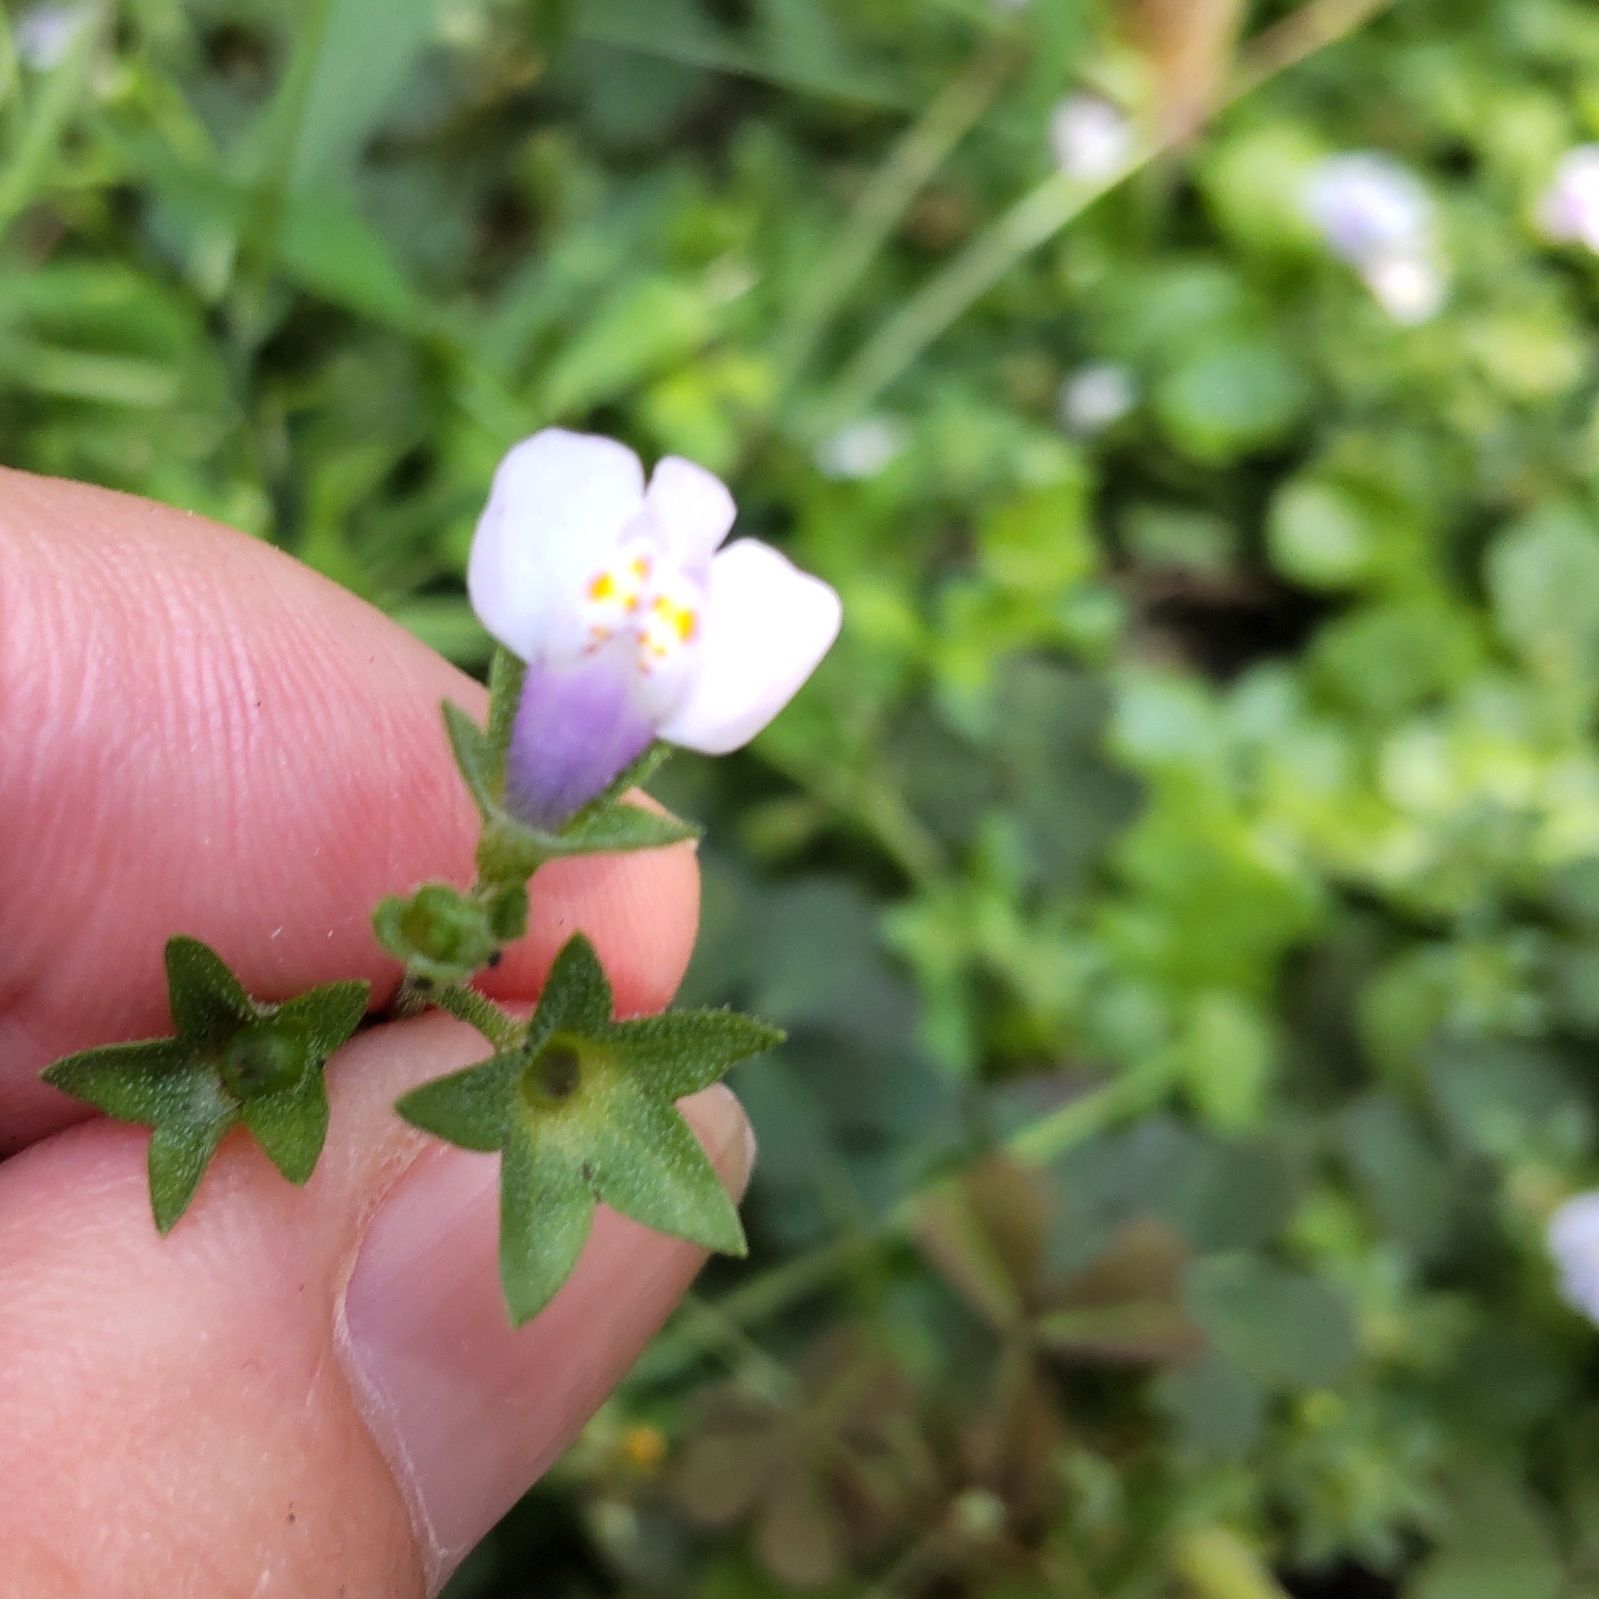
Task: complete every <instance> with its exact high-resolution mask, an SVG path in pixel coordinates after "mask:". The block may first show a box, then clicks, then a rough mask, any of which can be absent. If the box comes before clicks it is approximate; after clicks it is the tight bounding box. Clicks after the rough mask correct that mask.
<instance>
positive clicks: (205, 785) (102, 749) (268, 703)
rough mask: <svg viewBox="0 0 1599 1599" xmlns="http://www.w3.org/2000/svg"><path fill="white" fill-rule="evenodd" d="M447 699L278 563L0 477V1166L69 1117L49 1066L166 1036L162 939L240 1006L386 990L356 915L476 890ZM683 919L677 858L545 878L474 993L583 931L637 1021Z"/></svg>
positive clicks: (452, 680)
mask: <svg viewBox="0 0 1599 1599" xmlns="http://www.w3.org/2000/svg"><path fill="white" fill-rule="evenodd" d="M444 699H453V700H455V701H457V702H458V703H459V704H461V705H462V706H464V707H465V708H466V709H468V710H469V711H471V712H472V713H473V714H475V715H476V714H479V713H481V710H482V702H483V691H482V689H481V688H480V687H479V686H478V685H477V684H475V683H473V682H472V681H471V680H470V679H469V678H467V677H465V676H464V675H463V674H461V673H460V672H458V671H456V670H455V669H454V668H453V667H451V666H450V665H449V664H448V663H446V662H445V661H443V660H442V659H440V658H439V657H438V656H437V655H435V654H434V653H433V652H432V651H431V650H429V649H427V648H426V647H425V646H423V645H422V644H420V643H419V642H418V641H417V640H415V639H414V638H412V637H411V636H410V635H409V634H408V633H406V632H405V631H404V630H403V629H401V628H399V627H398V626H396V625H395V624H394V623H393V622H391V621H389V620H388V619H387V618H386V617H384V616H383V615H382V614H381V613H380V612H378V611H377V610H375V609H373V608H372V607H371V606H369V605H367V604H366V603H365V602H363V601H361V600H359V599H357V598H356V597H355V596H354V595H352V594H350V593H348V592H346V591H345V590H343V589H341V588H339V587H337V586H336V585H335V584H333V583H330V582H328V581H327V580H326V579H324V578H322V577H320V576H318V575H317V574H316V573H314V572H312V571H310V570H309V569H308V568H306V567H304V566H302V565H300V564H299V563H298V562H296V561H294V560H292V559H290V558H289V557H288V556H286V555H284V554H283V553H282V552H281V551H279V550H276V549H273V548H272V547H271V546H269V545H266V544H264V543H261V542H260V541H258V540H255V539H252V538H249V537H247V536H246V535H244V534H240V533H236V532H233V531H231V530H230V529H227V528H223V527H220V526H218V525H217V524H215V523H212V522H208V521H206V520H204V519H203V518H200V517H196V516H191V515H188V514H185V513H183V512H178V511H174V510H171V509H169V508H167V507H164V506H160V505H154V504H151V503H149V502H147V501H144V500H138V499H134V498H131V497H129V496H126V495H120V494H113V493H110V492H108V491H105V490H101V489H95V488H90V487H88V486H85V485H82V484H73V483H64V482H59V481H55V480H50V479H44V478H37V477H33V476H30V475H28V474H24V473H19V472H12V471H7V470H4V469H0V1150H4V1149H5V1148H6V1147H15V1146H16V1145H18V1144H21V1143H24V1142H27V1141H29V1140H31V1139H33V1138H37V1137H39V1136H42V1135H43V1134H45V1133H47V1132H49V1131H51V1130H53V1129H54V1128H56V1127H58V1126H61V1125H63V1124H65V1123H66V1122H69V1121H71V1120H74V1119H76V1118H77V1117H78V1116H80V1115H81V1114H82V1113H83V1112H82V1107H79V1106H77V1105H76V1104H75V1103H74V1102H72V1101H69V1100H67V1099H66V1098H64V1097H63V1096H62V1095H60V1094H58V1093H56V1092H55V1091H54V1090H52V1089H49V1088H46V1087H45V1086H44V1085H43V1084H41V1083H39V1082H38V1081H37V1074H38V1072H39V1071H40V1070H41V1069H42V1068H43V1067H44V1066H46V1065H47V1064H49V1062H50V1061H51V1060H53V1059H55V1058H56V1057H58V1056H60V1055H63V1054H66V1053H69V1052H71V1051H73V1050H77V1049H82V1048H86V1047H89V1046H92V1045H94V1044H98V1043H104V1042H107V1041H110V1040H115V1039H122V1038H137V1037H148V1036H151V1035H154V1034H159V1033H162V1032H164V1031H165V1030H166V1028H167V1012H166V990H165V982H164V978H163V973H162V962H161V951H162V946H163V945H164V943H165V942H166V940H167V938H168V937H169V936H171V935H172V934H174V933H177V932H184V933H188V934H191V935H192V936H194V937H196V938H200V939H204V940H205V941H206V942H207V943H209V944H211V945H213V946H214V947H215V948H216V949H217V951H218V952H219V953H220V954H221V955H222V956H223V958H224V959H226V960H227V961H228V962H229V964H230V965H232V966H233V967H234V969H235V970H236V971H237V972H238V973H239V976H240V978H241V979H242V980H243V982H244V984H245V986H246V987H247V988H248V989H250V990H251V992H253V993H255V994H256V995H257V996H258V997H260V998H263V999H274V998H282V997H286V996H288V995H291V994H294V993H297V992H300V991H302V990H304V989H306V988H308V987H311V986H313V985H315V984H316V983H319V982H325V981H328V980H330V979H334V978H341V977H366V978H369V979H371V980H372V981H373V982H374V983H375V984H376V985H378V989H379V991H380V992H381V991H382V990H383V989H384V988H385V987H387V986H391V985H392V984H393V982H394V981H395V980H396V979H397V976H398V972H397V969H396V967H395V965H394V963H393V962H392V961H391V960H389V959H388V958H387V957H386V956H385V955H383V953H382V952H381V951H380V950H379V949H378V947H377V945H376V944H375V942H374V941H373V938H372V934H371V930H370V915H371V911H372V907H373V906H374V905H375V904H376V902H377V901H378V900H379V899H381V898H382V897H383V896H384V895H386V894H392V893H396V892H401V891H404V890H406V889H409V888H411V887H413V886H414V885H415V884H417V883H419V882H422V881H425V880H429V879H435V878H441V879H447V880H451V881H457V882H463V883H464V882H466V881H468V880H469V879H470V877H471V873H472V854H473V848H474V845H475V842H476V833H477V819H476V815H475V813H474V811H473V808H472V805H471V802H470V801H469V799H468V798H467V796H466V794H465V791H464V789H463V787H462V785H461V782H460V779H459V778H458V776H457V775H456V772H455V769H454V766H453V763H452V761H451V757H450V754H449V750H448V747H447V745H446V742H445V739H444V736H443V732H442V726H441V722H440V717H439V704H440V701H441V700H444ZM697 909H698V877H697V869H696V865H695V861H694V856H693V850H692V847H691V846H677V847H675V848H673V849H669V850H658V851H651V852H649V853H648V854H644V855H637V856H625V857H606V858H598V859H592V860H579V861H572V862H562V863H557V864H556V865H553V866H551V867H548V868H546V869H545V871H543V872H541V873H540V875H539V878H538V881H537V883H536V885H535V893H534V913H533V924H532V927H531V929H530V931H529V935H528V937H527V939H525V940H524V941H523V942H522V943H521V944H520V945H518V946H517V947H516V948H515V949H514V950H512V951H509V952H508V954H507V959H506V961H505V963H504V965H503V966H502V967H501V969H500V970H499V971H498V972H496V974H495V986H496V988H497V989H498V990H499V991H500V992H502V993H506V994H512V995H523V994H530V993H531V992H532V990H533V988H534V987H535V986H536V983H537V980H538V977H539V975H540V974H541V973H542V971H543V969H544V967H545V966H546V965H547V964H548V961H549V959H550V957H551V956H552V954H553V952H554V949H555V948H556V947H557V946H558V945H559V944H560V943H561V942H562V941H564V939H565V938H566V936H568V934H569V933H570V932H571V931H572V930H573V929H575V928H577V927H579V926H581V927H582V928H583V929H584V930H585V931H586V932H588V933H589V935H590V936H591V937H592V938H593V939H594V940H595V942H596V944H597V945H598V947H599V949H600V952H601V955H602V958H603V959H604V961H605V963H606V966H607V969H608V971H609V972H610V975H611V978H612V981H613V983H614V985H615V987H616V990H617V999H618V1004H619V1005H620V1006H622V1007H623V1008H625V1009H628V1010H642V1009H648V1008H652V1007H654V1006H658V1005H660V1004H662V1003H664V1002H665V1001H666V1000H667V999H668V998H669V997H670V995H671V993H672V991H673V989H674V988H675V987H676V985H677V982H678V981H679V979H680V978H681V976H682V971H683V968H684V966H685V964H686V963H687V959H688V955H689V951H690V948H691V946H692V942H693V934H694V923H695V918H696V915H697Z"/></svg>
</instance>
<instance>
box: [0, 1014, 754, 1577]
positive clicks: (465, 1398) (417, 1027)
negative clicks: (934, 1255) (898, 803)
mask: <svg viewBox="0 0 1599 1599" xmlns="http://www.w3.org/2000/svg"><path fill="white" fill-rule="evenodd" d="M481 1053H482V1044H481V1041H479V1040H477V1039H476V1036H475V1035H474V1034H472V1033H470V1032H468V1031H467V1030H466V1029H465V1028H462V1027H460V1026H459V1025H458V1024H456V1023H454V1022H451V1021H449V1020H447V1019H445V1018H442V1017H438V1016H434V1017H428V1018H424V1019H421V1020H418V1021H413V1022H402V1023H394V1024H391V1025H388V1026H384V1027H379V1028H375V1029H373V1030H372V1031H370V1032H368V1033H366V1034H363V1035H362V1036H361V1037H359V1038H358V1039H357V1040H355V1042H353V1043H352V1044H351V1045H350V1046H349V1047H348V1048H347V1049H346V1050H345V1051H344V1052H343V1053H342V1054H341V1055H340V1057H339V1059H338V1061H337V1062H336V1063H335V1069H334V1072H333V1074H332V1076H331V1079H330V1083H329V1088H330V1094H331V1098H332V1103H333V1117H332V1126H331V1129H330V1133H329V1139H328V1145H327V1149H326V1152H325V1154H324V1156H323V1159H322V1164H321V1166H320V1167H319V1168H318V1171H317V1174H316V1176H315V1178H313V1180H312V1181H311V1183H310V1184H309V1185H308V1186H307V1187H306V1188H305V1189H303V1190H302V1189H295V1188H291V1187H290V1186H289V1185H288V1184H286V1183H284V1182H283V1181H282V1179H281V1178H279V1177H278V1176H277V1174H276V1173H275V1172H273V1171H272V1170H271V1168H270V1167H269V1166H268V1165H267V1163H266V1161H265V1160H264V1158H262V1157H261V1156H260V1154H259V1153H258V1151H256V1150H255V1149H254V1147H253V1146H251V1145H250V1144H249V1143H248V1142H246V1141H245V1140H242V1139H238V1140H233V1141H230V1142H229V1143H228V1145H227V1146H226V1147H225V1148H224V1149H223V1151H222V1153H221V1155H220V1156H219V1157H218V1159H217V1161H216V1163H215V1165H214V1166H213V1168H212V1170H211V1171H210V1172H209V1173H208V1174H207V1177H206V1180H205V1182H204V1184H203V1186H202V1188H201V1190H200V1193H199V1196H198V1198H197V1200H196V1202H195V1205H194V1207H193V1209H192V1210H191V1212H190V1213H189V1215H188V1216H186V1217H185V1219H184V1220H183V1222H182V1223H181V1224H180V1225H179V1226H178V1228H177V1229H176V1230H175V1231H174V1232H173V1233H172V1235H171V1236H170V1237H168V1238H166V1239H162V1238H160V1237H158V1236H157V1234H156V1231H155V1228H154V1226H153V1225H152V1223H151V1220H150V1213H149V1203H148V1199H147V1197H146V1191H145V1176H144V1154H145V1143H146V1135H145V1134H144V1133H143V1132H142V1131H141V1130H139V1129H137V1128H132V1127H125V1126H118V1125H115V1124H112V1123H107V1122H99V1121H97V1122H91V1123H86V1124H84V1125H82V1126H79V1127H76V1128H73V1129H71V1130H69V1131H67V1132H63V1133H59V1134H57V1135H56V1136H54V1137H52V1138H49V1139H46V1140H44V1141H43V1142H41V1143H39V1144H36V1145H34V1146H33V1147H32V1148H30V1149H29V1150H27V1151H25V1152H24V1153H23V1154H21V1155H19V1156H17V1157H16V1158H14V1159H13V1160H11V1161H8V1162H7V1163H6V1164H5V1165H4V1166H0V1260H3V1261H4V1262H5V1293H4V1295H3V1296H0V1416H4V1417H5V1418H6V1420H5V1425H4V1427H3V1428H0V1481H3V1482H5V1484H6V1485H7V1486H6V1494H5V1496H4V1498H3V1500H0V1547H4V1548H5V1550H6V1564H7V1568H8V1581H10V1582H12V1583H14V1584H15V1585H16V1586H15V1589H14V1591H15V1592H18V1593H27V1594H30V1595H34V1596H37V1599H49V1596H54V1595H68V1594H78V1593H96V1592H106V1593H111V1592H115V1593H117V1594H121V1595H126V1596H127V1599H146V1596H148V1599H156V1596H158V1595H159V1596H161V1599H183V1596H188V1595H193V1596H195V1599H200V1596H201V1595H205V1596H207V1599H209V1596H213V1595H216V1594H219V1593H230V1594H231V1593H240V1594H244V1593H248V1594H251V1595H254V1596H258V1599H274V1596H278V1595H282V1596H285V1599H288V1596H291V1595H292V1596H294V1599H324V1596H325V1599H334V1596H335V1595H343V1596H345V1599H409V1596H415V1595H424V1594H433V1593H436V1592H437V1591H438V1589H439V1588H440V1587H441V1586H442V1584H443V1583H444V1581H445V1579H446V1578H447V1577H448V1576H449V1574H450V1572H451V1571H452V1570H453V1569H454V1567H455V1565H456V1564H457V1563H458V1562H459V1561H460V1559H461V1558H462V1557H463V1556H464V1555H465V1554H466V1553H467V1551H468V1550H469V1549H470V1548H471V1547H472V1546H473V1544H475V1543H476V1542H477V1541H478V1540H479V1539H480V1538H481V1537H482V1536H483V1535H484V1534H485V1533H486V1532H487V1531H488V1530H489V1528H490V1527H492V1526H493V1524H494V1523H495V1521H497V1520H498V1519H499V1517H500V1516H501V1515H502V1514H503V1513H504V1512H505V1511H506V1510H507V1509H508V1508H509V1507H510V1506H511V1504H512V1503H513V1502H514V1501H515V1500H516V1499H517V1498H518V1497H519V1496H520V1495H521V1493H522V1492H523V1491H524V1490H525V1489H526V1488H527V1487H528V1486H529V1485H530V1484H531V1483H532V1481H533V1480H534V1479H535V1478H536V1477H537V1476H538V1475H539V1473H540V1472H541V1471H543V1469H544V1468H545V1467H546V1466H547V1465H548V1464H549V1462H550V1461H551V1460H552V1459H553V1458H554V1456H555V1455H556V1454H557V1453H558V1452H559V1451H560V1450H561V1449H562V1448H563V1447H564V1445H565V1444H566V1443H567V1442H568V1441H569V1440H570V1438H571V1437H572V1435H573V1434H574V1433H575V1432H576V1430H577V1429H578V1428H579V1427H580V1426H581V1425H582V1423H583V1422H584V1421H585V1420H586V1419H587V1417H588V1416H589V1415H590V1414H591V1412H592V1411H593V1410H594V1409H595V1408H596V1407H597V1406H598V1405H599V1403H600V1402H601V1400H602V1399H603V1398H604V1397H605V1395H606V1394H607V1393H608V1392H609V1391H610V1389H611V1388H612V1387H614V1386H615V1384H616V1383H617V1382H618V1381H619V1379H620V1378H621V1377H622V1375H623V1374H624V1373H625V1372H626V1370H627V1368H628V1366H629V1365H630V1364H631V1363H632V1361H633V1360H634V1358H635V1357H636V1356H637V1354H638V1353H639V1351H640V1349H641V1348H642V1347H643V1345H644V1343H645V1342H646V1341H647V1340H648V1338H649V1337H650V1335H651V1334H652V1333H653V1332H654V1331H655V1330H656V1329H657V1328H658V1327H659V1326H660V1324H661V1322H662V1321H663V1320H664V1319H665V1318H666V1316H667V1314H668V1313H669V1312H670V1310H671V1309H672V1307H673V1305H674V1304H675V1303H676V1302H677V1300H678V1298H679V1297H680V1296H681V1295H682V1294H683V1292H684V1290H685V1289H686V1288H687V1287H688V1284H689V1282H690V1281H691V1280H692V1278H693V1276H694V1274H695V1272H696V1271H697V1270H698V1268H699V1265H700V1263H701V1259H702V1256H701V1255H700V1253H699V1251H697V1250H696V1249H694V1248H692V1247H691V1246H689V1245H687V1244H682V1243H679V1242H676V1241H674V1240H670V1239H666V1238H662V1237H660V1236H658V1235H656V1234H653V1233H650V1232H648V1231H646V1230H645V1229H643V1228H641V1227H638V1226H636V1225H635V1224H633V1223H631V1222H628V1221H625V1220H624V1219H622V1218H621V1217H618V1216H616V1215H614V1214H611V1213H609V1212H607V1211H605V1210H604V1209H603V1208H602V1210H601V1212H600V1215H599V1218H598V1220H597V1222H596V1225H595V1229H594V1232H593V1235H592V1236H591V1238H590V1240H589V1244H588V1247H587V1249H586V1251H585V1253H584V1255H583V1259H582V1261H581V1263H580V1265H579V1266H578V1269H577V1272H576V1273H575V1275H574V1276H573V1277H572V1279H571V1281H570V1282H569V1283H568V1284H567V1285H566V1287H565V1288H564V1289H563V1290H562V1291H561V1293H560V1294H559V1295H558V1296H557V1298H556V1299H555V1300H554V1301H553V1302H552V1304H551V1305H550V1306H549V1308H548V1309H547V1310H546V1311H545V1312H544V1313H543V1314H542V1315H540V1316H539V1317H537V1318H535V1319H534V1320H533V1321H532V1322H530V1323H529V1324H528V1325H527V1326H526V1327H524V1328H522V1329H521V1330H520V1331H513V1330H512V1329H511V1327H510V1325H509V1323H508V1321H507V1318H506V1313H505V1309H504V1306H503V1305H502V1303H501V1302H500V1297H499V1287H498V1279H497V1273H496V1264H495V1262H496V1248H497V1243H496V1240H497V1229H498V1197H497V1177H498V1164H497V1162H496V1160H495V1159H494V1158H493V1157H491V1156H484V1155H474V1154H468V1153H466V1152H464V1151H460V1150H455V1149H449V1148H445V1147H443V1146H438V1145H427V1146H426V1147H424V1146H423V1144H422V1142H421V1140H420V1139H419V1137H418V1135H416V1134H414V1133H413V1132H411V1131H410V1130H409V1129H407V1128H406V1127H405V1125H404V1124H403V1123H401V1122H400V1121H399V1119H398V1118H397V1117H396V1116H395V1115H394V1113H393V1108H392V1107H393V1101H394V1099H395V1097H396V1095H397V1094H399V1093H401V1092H403V1091H404V1089H405V1088H407V1087H409V1086H411V1085H412V1084H414V1083H416V1082H419V1081H422V1080H424V1079H426V1078H429V1077H433V1076H437V1075H439V1074H440V1073H442V1072H446V1071H449V1070H452V1069H454V1068H456V1067H458V1066H462V1065H466V1064H468V1063H469V1062H470V1061H471V1060H473V1059H475V1058H477V1057H478V1056H479V1055H481ZM683 1108H684V1111H685V1113H686V1114H687V1115H688V1116H689V1118H690V1121H691V1122H692V1123H693V1124H694V1126H695V1129H696V1131H697V1132H698V1134H699V1136H700V1138H701V1140H702V1142H703V1143H704V1144H705V1146H706V1148H707V1150H708V1151H709V1152H710V1154H711V1156H712V1158H713V1159H714V1160H715V1162H716V1164H717V1167H718V1169H719V1170H720V1171H721V1173H722V1175H723V1179H724V1181H726V1182H727V1183H728V1184H729V1186H730V1187H731V1188H732V1189H733V1190H734V1191H735V1192H738V1191H741V1190H742V1186H743V1183H744V1181H745V1179H746V1178H747V1175H748V1171H749V1164H750V1158H751V1145H750V1140H749V1134H748V1130H747V1124H746V1123H745V1121H744V1117H743V1113H742V1111H740V1109H739V1107H738V1104H737V1101H736V1100H735V1099H734V1098H733V1096H732V1095H731V1094H730V1093H728V1092H727V1090H726V1089H722V1088H715V1089H711V1090H708V1091H707V1092H706V1093H704V1094H701V1095H697V1096H696V1097H695V1098H694V1099H692V1100H688V1101H685V1102H684V1107H683Z"/></svg>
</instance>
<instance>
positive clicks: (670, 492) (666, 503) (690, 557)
mask: <svg viewBox="0 0 1599 1599" xmlns="http://www.w3.org/2000/svg"><path fill="white" fill-rule="evenodd" d="M645 504H646V505H647V506H648V507H649V509H650V512H651V514H652V515H653V517H654V519H655V523H656V525H657V527H659V528H660V530H661V533H662V535H663V537H664V538H665V540H666V547H667V548H668V549H669V550H670V551H671V552H672V554H673V555H674V556H675V557H676V558H677V559H678V561H679V562H681V563H682V565H684V566H685V567H688V568H691V569H692V568H693V567H696V566H700V565H701V563H703V562H705V561H709V560H710V558H711V557H712V555H714V554H715V553H716V550H717V547H718V546H719V545H720V544H721V542H722V540H723V539H725V538H726V537H727V535H728V534H729V533H730V532H731V531H732V529H733V519H734V518H735V517H736V516H737V515H738V508H737V506H735V505H734V504H733V496H732V495H731V494H730V493H729V492H728V489H727V485H726V484H725V483H724V482H723V481H722V480H721V479H720V478H719V477H717V475H716V474H715V473H714V472H707V471H706V470H705V468H704V467H703V466H696V465H695V464H694V463H693V462H692V461H685V460H684V459H683V458H682V456H680V455H669V456H667V457H666V458H665V459H664V460H663V461H661V462H660V463H659V464H658V465H657V466H656V468H655V471H654V473H653V474H652V475H651V477H650V487H649V492H648V493H647V494H646V496H645Z"/></svg>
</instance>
